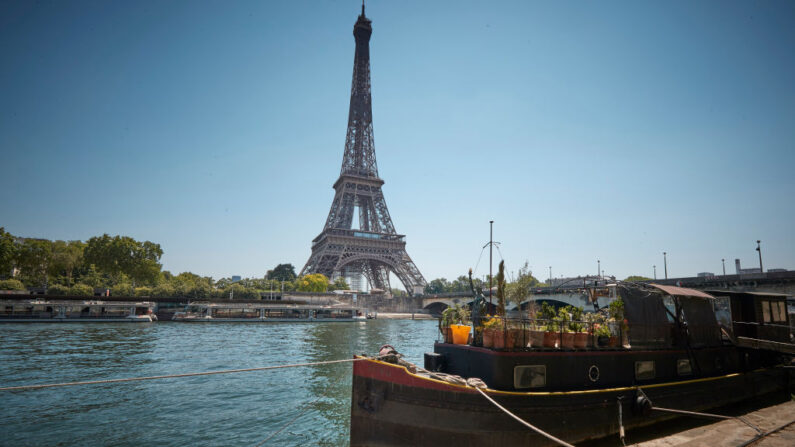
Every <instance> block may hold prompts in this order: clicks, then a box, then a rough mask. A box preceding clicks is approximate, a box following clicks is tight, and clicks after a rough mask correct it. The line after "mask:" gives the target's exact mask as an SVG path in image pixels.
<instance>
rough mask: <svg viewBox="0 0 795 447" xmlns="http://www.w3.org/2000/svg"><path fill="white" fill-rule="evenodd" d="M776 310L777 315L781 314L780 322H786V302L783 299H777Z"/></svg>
mask: <svg viewBox="0 0 795 447" xmlns="http://www.w3.org/2000/svg"><path fill="white" fill-rule="evenodd" d="M778 312H779V315H780V316H781V320H779V321H781V322H782V323H786V322H787V304H786V303H785V302H784V301H779V302H778Z"/></svg>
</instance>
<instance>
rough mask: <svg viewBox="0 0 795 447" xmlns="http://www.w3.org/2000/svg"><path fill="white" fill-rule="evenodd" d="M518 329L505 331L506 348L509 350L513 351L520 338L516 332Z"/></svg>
mask: <svg viewBox="0 0 795 447" xmlns="http://www.w3.org/2000/svg"><path fill="white" fill-rule="evenodd" d="M517 330H518V329H508V330H506V331H504V333H505V347H506V348H507V349H513V348H514V344H515V343H516V339H517V338H519V337H517V336H516V331H517Z"/></svg>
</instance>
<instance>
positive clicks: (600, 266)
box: [596, 259, 602, 277]
mask: <svg viewBox="0 0 795 447" xmlns="http://www.w3.org/2000/svg"><path fill="white" fill-rule="evenodd" d="M601 271H602V261H600V260H598V259H597V260H596V276H597V277H598V276H599V272H601Z"/></svg>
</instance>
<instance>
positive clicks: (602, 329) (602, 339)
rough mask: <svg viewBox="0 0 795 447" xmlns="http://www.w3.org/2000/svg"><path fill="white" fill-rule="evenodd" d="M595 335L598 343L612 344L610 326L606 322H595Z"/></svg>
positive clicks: (603, 344)
mask: <svg viewBox="0 0 795 447" xmlns="http://www.w3.org/2000/svg"><path fill="white" fill-rule="evenodd" d="M594 336H595V337H596V340H597V344H598V345H599V346H600V347H606V346H609V344H610V328H609V327H608V326H607V324H605V322H604V321H603V322H601V323H594Z"/></svg>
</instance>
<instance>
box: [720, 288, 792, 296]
mask: <svg viewBox="0 0 795 447" xmlns="http://www.w3.org/2000/svg"><path fill="white" fill-rule="evenodd" d="M707 292H709V293H711V294H713V295H720V294H728V295H753V296H773V297H776V298H786V297H788V296H789V295H787V294H786V293H775V292H744V291H739V290H718V289H716V290H708V291H707Z"/></svg>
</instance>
